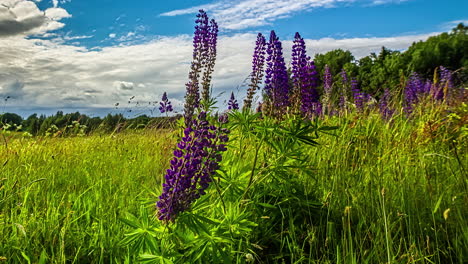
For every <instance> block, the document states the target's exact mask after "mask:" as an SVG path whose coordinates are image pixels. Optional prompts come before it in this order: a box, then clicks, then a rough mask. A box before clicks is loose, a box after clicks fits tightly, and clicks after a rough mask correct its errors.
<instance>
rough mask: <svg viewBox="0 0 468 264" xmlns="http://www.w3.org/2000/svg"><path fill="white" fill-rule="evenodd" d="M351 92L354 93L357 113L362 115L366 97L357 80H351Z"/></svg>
mask: <svg viewBox="0 0 468 264" xmlns="http://www.w3.org/2000/svg"><path fill="white" fill-rule="evenodd" d="M351 92H352V93H353V98H354V105H355V106H356V109H357V111H358V112H360V113H361V112H362V111H363V110H364V102H365V99H366V98H365V97H366V95H365V94H364V93H363V92H361V90H360V89H359V83H358V81H357V80H356V78H352V79H351Z"/></svg>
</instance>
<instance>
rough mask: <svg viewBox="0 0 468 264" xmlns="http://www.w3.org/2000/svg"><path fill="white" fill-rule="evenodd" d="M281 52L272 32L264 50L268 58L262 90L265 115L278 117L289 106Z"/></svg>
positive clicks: (277, 40)
mask: <svg viewBox="0 0 468 264" xmlns="http://www.w3.org/2000/svg"><path fill="white" fill-rule="evenodd" d="M282 50H283V47H282V45H281V42H280V41H279V38H278V37H277V36H276V34H275V31H273V30H272V31H271V33H270V41H269V42H268V45H267V50H266V52H267V54H268V57H267V59H266V61H267V67H266V75H265V87H264V90H265V96H266V98H265V104H267V106H268V107H267V109H268V111H267V114H270V115H277V116H278V117H279V116H281V115H282V114H283V113H284V112H285V109H286V108H287V107H288V106H289V80H288V72H287V70H286V64H285V62H284V57H283V51H282Z"/></svg>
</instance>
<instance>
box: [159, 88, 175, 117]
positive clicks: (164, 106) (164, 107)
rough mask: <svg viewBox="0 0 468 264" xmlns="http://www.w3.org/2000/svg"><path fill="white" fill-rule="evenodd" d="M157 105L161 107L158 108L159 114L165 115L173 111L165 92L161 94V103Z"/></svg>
mask: <svg viewBox="0 0 468 264" xmlns="http://www.w3.org/2000/svg"><path fill="white" fill-rule="evenodd" d="M159 104H160V105H161V106H160V107H159V111H160V112H161V113H165V112H167V113H169V112H172V111H173V109H172V105H171V101H169V99H167V94H166V92H164V93H163V96H162V98H161V102H160V103H159Z"/></svg>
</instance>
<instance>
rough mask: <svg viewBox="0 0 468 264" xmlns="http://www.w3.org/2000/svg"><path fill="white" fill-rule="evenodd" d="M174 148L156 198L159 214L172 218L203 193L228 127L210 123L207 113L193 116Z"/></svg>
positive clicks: (214, 166)
mask: <svg viewBox="0 0 468 264" xmlns="http://www.w3.org/2000/svg"><path fill="white" fill-rule="evenodd" d="M191 125H192V126H190V127H187V128H186V129H185V130H184V136H183V137H182V139H181V141H180V142H179V143H178V144H177V149H176V150H174V157H173V158H172V160H171V162H170V164H171V166H170V168H169V169H168V170H167V173H166V175H165V183H164V184H163V192H162V194H161V196H159V201H158V202H157V207H158V209H159V211H158V218H159V219H160V220H162V221H164V222H169V221H174V220H175V218H176V217H177V215H178V214H179V213H181V212H183V211H186V210H188V209H190V206H191V204H192V203H193V202H194V201H195V200H196V199H198V198H199V197H200V196H201V195H204V194H205V190H206V189H207V188H208V186H209V183H210V182H211V181H212V178H211V177H212V175H213V174H214V172H215V171H216V170H217V169H218V168H219V165H218V164H219V162H220V161H221V160H222V156H221V152H223V151H226V145H225V143H226V142H227V141H228V136H227V134H228V133H229V131H228V130H227V129H224V128H218V127H216V126H213V125H210V124H209V123H208V121H207V120H206V113H205V112H201V113H200V114H199V115H198V118H197V119H193V120H192V122H191Z"/></svg>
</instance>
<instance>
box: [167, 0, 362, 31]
mask: <svg viewBox="0 0 468 264" xmlns="http://www.w3.org/2000/svg"><path fill="white" fill-rule="evenodd" d="M354 1H355V0H242V1H218V2H215V3H213V4H208V5H201V6H195V7H190V8H187V9H179V10H173V11H170V12H166V13H163V14H161V16H176V15H183V14H191V13H196V12H198V10H199V9H204V10H205V11H207V12H209V13H211V14H212V15H213V17H214V18H215V19H216V21H217V22H218V23H219V26H220V28H224V29H228V30H238V29H245V28H250V27H255V26H263V25H268V24H270V23H271V22H273V21H274V20H277V19H282V18H286V17H289V16H291V15H292V14H294V13H298V12H304V11H309V10H312V9H315V8H331V7H334V6H336V4H338V3H341V2H354Z"/></svg>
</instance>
